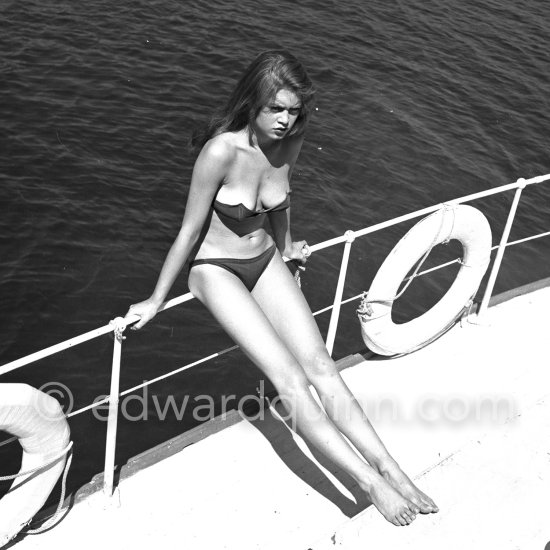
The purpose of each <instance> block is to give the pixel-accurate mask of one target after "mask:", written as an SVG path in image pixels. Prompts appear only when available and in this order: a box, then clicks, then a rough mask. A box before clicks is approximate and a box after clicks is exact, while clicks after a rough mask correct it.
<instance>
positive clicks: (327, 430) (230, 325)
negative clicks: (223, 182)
mask: <svg viewBox="0 0 550 550" xmlns="http://www.w3.org/2000/svg"><path fill="white" fill-rule="evenodd" d="M276 258H277V262H281V259H280V257H279V256H278V255H277V256H276ZM271 265H273V261H272V262H271V264H270V267H271ZM270 267H268V270H269V269H270ZM283 268H284V269H286V267H285V266H284V264H283ZM289 276H290V275H289ZM290 280H291V281H292V284H295V283H294V280H293V279H292V277H290ZM189 287H190V289H191V291H192V292H193V294H194V295H195V296H196V297H197V298H198V299H199V300H200V301H201V302H203V303H204V304H205V306H206V307H207V308H208V309H209V310H210V311H211V312H212V314H213V315H214V317H215V318H216V319H217V320H218V322H219V323H220V324H221V325H222V327H223V328H224V329H225V330H226V331H227V333H228V334H229V335H230V336H231V338H233V339H234V340H235V342H236V343H238V344H239V345H240V346H241V349H242V350H243V351H244V352H245V353H246V354H247V355H248V356H249V357H250V358H251V359H252V361H254V363H256V365H258V367H259V368H260V369H261V370H262V371H263V372H264V373H265V374H266V375H267V376H268V377H269V378H270V380H271V381H272V382H273V384H274V385H275V387H276V389H277V391H278V392H279V396H280V397H281V399H282V401H283V403H285V405H287V406H289V408H290V411H289V412H290V413H291V414H292V416H293V420H294V422H295V423H296V426H297V427H298V430H299V431H300V432H301V433H302V434H303V435H304V436H305V438H306V439H307V440H308V441H310V442H311V443H312V444H313V445H315V446H316V447H317V448H318V449H319V450H320V451H321V452H322V453H324V454H325V455H326V456H327V457H328V458H330V459H331V460H332V461H333V462H334V463H335V464H336V465H338V466H340V467H341V468H342V469H344V470H345V471H346V472H347V473H349V474H350V475H351V476H352V477H353V478H354V479H355V480H356V482H357V483H358V485H359V486H360V487H361V488H362V489H363V490H364V491H366V493H367V494H368V495H369V497H370V499H371V500H372V502H373V503H374V504H375V506H376V507H377V508H378V510H379V511H380V512H381V513H382V515H383V516H384V517H385V518H386V519H387V520H388V521H390V522H391V523H393V524H395V525H408V524H409V523H411V522H412V521H413V519H414V517H415V512H416V507H415V506H414V505H413V504H412V503H411V502H410V501H409V500H408V499H406V498H404V497H403V496H402V495H400V494H399V493H398V492H397V491H396V490H395V489H394V488H392V487H391V485H390V484H389V483H387V482H386V481H385V480H384V479H383V477H382V476H381V475H380V474H379V473H378V472H377V471H375V470H374V469H373V468H372V467H371V466H370V465H369V464H367V463H366V462H364V461H363V460H361V458H360V457H359V456H358V455H357V454H356V453H355V451H354V450H353V449H352V448H351V447H350V446H349V444H348V442H347V441H346V440H345V438H344V437H343V436H342V434H341V433H340V432H339V431H338V429H336V427H335V426H334V424H333V423H332V422H330V420H329V419H328V418H327V416H326V414H325V412H324V411H323V410H322V408H321V407H320V406H319V405H318V403H317V402H316V401H315V399H314V398H313V396H312V394H311V391H310V389H309V386H308V380H307V378H306V375H305V373H304V371H303V369H302V368H301V366H300V365H299V363H298V362H297V361H296V358H295V357H294V356H293V355H292V353H291V352H290V351H289V350H288V348H287V347H286V345H285V344H284V342H283V341H282V340H281V338H280V337H279V335H278V334H277V333H276V331H275V330H274V328H273V326H272V325H271V323H270V322H269V320H268V319H267V317H266V315H265V314H264V312H263V311H262V310H261V308H260V307H259V306H258V304H257V302H256V301H255V300H254V298H253V297H252V295H251V294H250V293H249V292H248V291H247V290H246V288H245V287H244V285H243V284H242V283H241V281H239V280H238V279H237V278H236V277H235V276H234V275H232V274H231V273H229V272H227V271H225V270H224V269H222V268H220V267H218V266H213V265H209V264H205V265H199V266H195V267H194V268H193V269H192V270H191V274H190V277H189Z"/></svg>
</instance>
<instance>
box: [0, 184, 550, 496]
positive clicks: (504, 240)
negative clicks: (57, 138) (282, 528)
mask: <svg viewBox="0 0 550 550" xmlns="http://www.w3.org/2000/svg"><path fill="white" fill-rule="evenodd" d="M547 181H550V174H546V175H544V176H537V177H535V178H531V179H524V178H520V179H518V180H517V181H516V182H515V183H510V184H508V185H503V186H501V187H495V188H493V189H488V190H487V191H482V192H480V193H474V194H471V195H467V196H464V197H461V198H458V199H453V200H451V201H448V202H446V203H445V204H446V205H455V204H462V203H465V202H469V201H472V200H476V199H481V198H484V197H488V196H491V195H495V194H498V193H504V192H506V191H512V190H515V194H514V199H513V201H512V205H511V206H510V210H509V212H508V218H507V220H506V225H505V228H504V231H503V233H502V236H501V238H500V243H499V244H498V245H496V246H494V247H492V250H495V249H496V250H497V254H496V257H495V261H494V263H493V267H492V269H491V273H490V275H489V279H488V282H487V286H486V288H485V292H484V295H483V299H482V301H481V305H480V308H479V311H478V317H483V315H484V314H485V312H486V310H487V306H488V304H489V299H490V298H491V295H492V292H493V289H494V285H495V281H496V278H497V275H498V272H499V269H500V265H501V262H502V257H503V255H504V251H505V249H506V248H507V247H509V246H513V245H516V244H520V243H523V242H526V241H529V240H532V239H537V238H541V237H546V236H549V235H550V231H547V232H544V233H540V234H538V235H532V236H530V237H527V238H524V239H519V240H517V241H513V242H508V238H509V235H510V230H511V228H512V224H513V221H514V218H515V215H516V211H517V207H518V204H519V201H520V198H521V193H522V191H523V189H525V187H526V186H528V185H533V184H538V183H542V182H547ZM441 206H442V205H441V204H437V205H434V206H430V207H428V208H424V209H422V210H417V211H415V212H412V213H410V214H406V215H404V216H400V217H397V218H394V219H392V220H389V221H386V222H382V223H379V224H376V225H373V226H370V227H366V228H364V229H360V230H359V231H351V230H349V231H346V232H345V233H344V235H341V236H340V237H335V238H333V239H329V240H327V241H324V242H321V243H318V244H315V245H312V246H310V250H311V252H317V251H319V250H323V249H324V248H328V247H330V246H334V245H336V244H340V243H345V244H344V251H343V254H342V261H341V265H340V273H339V276H338V282H337V284H336V291H335V295H334V300H333V303H332V304H331V305H329V306H327V307H325V308H323V309H320V310H318V311H316V312H315V313H314V315H320V314H321V313H324V312H326V311H329V310H332V312H331V317H330V321H329V328H328V333H327V341H326V346H327V350H328V351H329V353H330V354H332V350H333V347H334V341H335V338H336V330H337V327H338V320H339V316H340V308H341V306H342V305H343V304H346V303H348V302H351V301H353V300H356V299H359V298H360V297H361V294H358V295H357V296H352V297H351V298H346V299H345V300H343V299H342V296H343V290H344V283H345V279H346V274H347V269H348V261H349V256H350V251H351V245H352V244H353V242H354V241H355V239H357V238H359V237H363V236H365V235H369V234H371V233H374V232H376V231H380V230H382V229H385V228H387V227H392V226H394V225H397V224H400V223H403V222H405V221H409V220H413V219H416V218H419V217H422V216H426V215H428V214H431V213H432V212H435V211H437V210H439V209H440V208H441ZM457 261H458V258H457V259H456V260H453V261H451V262H447V263H445V264H441V265H439V266H436V267H433V268H431V269H428V270H425V271H423V272H420V273H417V275H416V276H417V277H418V276H421V275H425V274H427V273H430V272H432V271H435V270H436V269H441V268H443V267H446V266H449V265H451V264H453V263H455V262H457ZM192 299H193V295H192V294H191V293H190V292H188V293H187V294H183V295H181V296H178V297H177V298H173V299H171V300H168V301H167V302H165V303H164V304H163V305H162V306H161V308H160V309H159V312H160V311H164V310H166V309H169V308H172V307H175V306H177V305H180V304H182V303H184V302H188V301H190V300H192ZM138 320H139V317H138V316H137V315H134V316H131V317H129V318H128V319H125V320H124V321H123V328H125V327H126V326H128V325H131V324H133V323H135V322H137V321H138ZM118 322H119V323H120V319H119V320H118ZM119 326H120V325H119ZM114 329H115V323H113V322H112V321H111V322H110V323H109V324H108V325H105V326H103V327H100V328H97V329H95V330H92V331H90V332H86V333H85V334H81V335H79V336H76V337H74V338H71V339H69V340H65V341H64V342H60V343H59V344H56V345H54V346H50V347H48V348H45V349H43V350H40V351H38V352H36V353H32V354H30V355H27V356H26V357H22V358H21V359H17V360H15V361H12V362H10V363H7V364H5V365H3V366H2V367H0V376H1V375H2V374H6V373H8V372H11V371H14V370H16V369H19V368H21V367H23V366H25V365H28V364H29V363H32V362H34V361H38V360H39V359H43V358H45V357H48V356H50V355H53V354H55V353H58V352H60V351H63V350H66V349H68V348H70V347H73V346H76V345H78V344H81V343H83V342H86V341H88V340H92V339H93V338H98V337H99V336H103V335H105V334H108V333H109V332H113V331H114ZM237 348H238V346H231V347H229V348H227V349H224V350H221V351H219V352H216V353H213V354H212V355H209V356H207V357H203V358H202V359H199V360H198V361H194V362H192V363H189V364H187V365H184V366H183V367H180V368H178V369H176V370H173V371H171V372H169V373H166V374H164V375H162V376H159V377H157V378H154V379H152V380H148V381H147V382H145V383H143V384H140V385H138V386H134V387H132V388H129V389H127V390H124V391H123V392H120V388H119V380H120V358H121V353H122V341H121V340H119V339H117V338H114V345H113V361H112V371H111V388H110V393H109V397H108V398H106V399H103V400H101V401H94V402H93V403H92V404H91V405H88V406H86V407H83V408H81V409H79V410H77V411H74V412H72V413H70V414H69V415H68V417H71V416H75V415H77V414H80V413H82V412H84V411H87V410H90V409H92V408H94V407H98V406H100V405H102V404H105V403H107V402H108V403H109V414H108V422H107V440H106V449H105V469H104V481H103V491H104V493H105V494H106V495H107V496H111V495H112V494H113V486H114V479H113V478H114V469H115V447H116V431H117V419H118V401H119V398H120V397H121V396H123V395H126V394H129V393H132V392H134V391H136V390H138V389H140V388H143V387H145V386H147V385H150V384H153V383H155V382H158V381H159V380H162V379H164V378H168V377H170V376H173V375H175V374H177V373H179V372H182V371H184V370H186V369H189V368H192V367H194V366H196V365H198V364H200V363H204V362H205V361H208V360H210V359H213V358H214V357H219V356H220V355H223V354H225V353H228V352H230V351H233V350H235V349H237ZM12 440H15V438H12V439H10V440H6V441H4V442H2V443H0V445H2V444H4V443H7V442H8V441H12Z"/></svg>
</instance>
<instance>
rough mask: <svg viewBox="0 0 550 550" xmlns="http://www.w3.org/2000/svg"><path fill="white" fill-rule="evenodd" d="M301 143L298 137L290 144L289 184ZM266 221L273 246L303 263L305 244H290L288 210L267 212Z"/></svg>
mask: <svg viewBox="0 0 550 550" xmlns="http://www.w3.org/2000/svg"><path fill="white" fill-rule="evenodd" d="M303 142H304V138H303V136H298V137H297V138H295V139H294V140H293V141H292V142H291V143H290V146H289V155H290V156H291V160H290V163H289V169H288V180H289V182H290V178H291V177H292V172H293V170H294V166H295V165H296V161H297V159H298V155H299V154H300V150H301V148H302V144H303ZM268 219H269V223H270V225H271V229H272V230H273V238H274V240H275V245H276V246H277V248H278V249H279V251H280V252H281V254H282V255H283V256H286V257H287V258H291V259H294V260H299V261H300V262H301V263H305V261H306V257H305V256H304V254H303V253H302V248H303V247H304V245H305V244H306V242H305V241H298V242H295V243H293V242H292V236H291V233H290V208H288V209H287V210H279V211H277V212H269V213H268Z"/></svg>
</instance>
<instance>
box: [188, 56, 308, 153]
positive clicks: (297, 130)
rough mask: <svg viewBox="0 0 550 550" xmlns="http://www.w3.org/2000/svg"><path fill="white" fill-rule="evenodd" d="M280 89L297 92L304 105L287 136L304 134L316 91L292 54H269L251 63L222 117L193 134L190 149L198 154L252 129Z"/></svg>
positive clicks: (213, 118) (215, 117) (219, 116)
mask: <svg viewBox="0 0 550 550" xmlns="http://www.w3.org/2000/svg"><path fill="white" fill-rule="evenodd" d="M281 89H288V90H291V91H292V92H294V93H295V94H296V96H297V97H298V98H299V99H300V103H301V107H300V113H299V115H298V118H297V119H296V122H295V123H294V126H293V127H292V129H291V130H290V132H289V133H288V135H289V136H290V135H300V134H303V133H304V131H305V129H306V126H307V123H308V120H309V117H310V114H311V111H312V108H313V101H314V96H315V89H314V87H313V84H312V82H311V80H310V78H309V76H308V75H307V72H306V70H305V68H304V67H303V65H302V64H301V63H300V62H299V61H298V60H297V59H296V58H295V57H294V56H293V55H292V54H291V53H289V52H287V51H285V50H270V51H266V52H263V53H261V54H260V55H258V57H256V59H254V61H252V63H251V64H250V65H249V66H248V68H247V69H246V71H245V72H244V74H243V75H242V77H241V78H240V80H239V81H238V83H237V85H236V86H235V88H234V90H233V92H232V93H231V95H230V96H229V99H228V101H227V104H226V105H225V107H224V108H223V110H222V111H221V113H219V114H218V115H215V116H213V117H212V118H211V119H210V122H209V123H208V125H207V126H206V127H205V128H204V129H202V130H199V131H195V132H194V133H193V136H192V137H191V146H192V147H193V149H196V150H198V149H201V148H202V147H203V146H204V144H205V143H206V142H207V141H208V140H209V139H211V138H213V137H214V136H216V135H218V134H221V133H222V132H236V131H239V130H242V129H243V128H246V127H248V128H249V129H251V127H252V124H251V123H252V122H253V121H254V120H255V119H256V117H257V116H258V114H259V113H260V111H261V110H262V109H263V108H264V107H265V106H266V105H267V104H268V103H269V102H270V101H272V100H273V99H274V98H275V96H276V95H277V92H278V91H279V90H281Z"/></svg>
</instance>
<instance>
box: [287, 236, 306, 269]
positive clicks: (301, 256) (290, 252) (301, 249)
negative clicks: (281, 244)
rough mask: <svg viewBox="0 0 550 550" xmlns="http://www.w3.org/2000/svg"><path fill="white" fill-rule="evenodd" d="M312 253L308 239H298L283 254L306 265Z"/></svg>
mask: <svg viewBox="0 0 550 550" xmlns="http://www.w3.org/2000/svg"><path fill="white" fill-rule="evenodd" d="M310 254H311V252H310V250H309V246H308V245H307V242H306V241H296V242H293V243H292V244H291V245H290V247H289V248H286V249H285V251H284V254H283V255H284V256H286V257H287V258H290V259H291V260H295V261H297V262H299V263H301V264H302V265H304V264H305V263H306V262H307V259H308V258H309V256H310Z"/></svg>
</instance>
